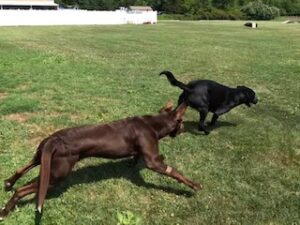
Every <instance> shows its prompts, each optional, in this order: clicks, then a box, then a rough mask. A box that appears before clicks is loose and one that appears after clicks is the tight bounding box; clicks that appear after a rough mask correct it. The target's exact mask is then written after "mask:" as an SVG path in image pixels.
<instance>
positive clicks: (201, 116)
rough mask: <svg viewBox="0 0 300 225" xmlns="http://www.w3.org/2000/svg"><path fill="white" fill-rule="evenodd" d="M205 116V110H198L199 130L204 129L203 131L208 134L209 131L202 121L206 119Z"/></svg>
mask: <svg viewBox="0 0 300 225" xmlns="http://www.w3.org/2000/svg"><path fill="white" fill-rule="evenodd" d="M206 116H207V111H200V120H199V127H198V129H199V131H204V133H205V134H206V135H208V134H209V131H208V130H207V129H206V127H205V125H204V121H205V119H206Z"/></svg>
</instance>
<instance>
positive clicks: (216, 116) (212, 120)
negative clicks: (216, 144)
mask: <svg viewBox="0 0 300 225" xmlns="http://www.w3.org/2000/svg"><path fill="white" fill-rule="evenodd" d="M218 118H219V115H218V114H216V113H214V115H213V117H212V118H211V122H210V126H214V125H215V124H216V122H217V120H218Z"/></svg>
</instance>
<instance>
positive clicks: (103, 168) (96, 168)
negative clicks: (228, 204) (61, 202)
mask: <svg viewBox="0 0 300 225" xmlns="http://www.w3.org/2000/svg"><path fill="white" fill-rule="evenodd" d="M131 163H132V159H125V160H120V161H110V162H106V163H101V164H99V165H92V166H85V167H81V168H79V169H77V170H75V171H73V172H71V174H70V175H69V176H68V177H67V178H66V179H65V180H63V181H62V182H61V183H59V184H57V185H55V187H54V188H52V189H49V191H48V195H47V199H51V198H57V197H59V196H60V195H61V194H62V193H64V192H65V191H67V189H68V188H69V187H71V186H73V185H78V184H89V183H95V182H101V181H104V180H108V179H118V178H125V179H127V180H128V181H130V182H131V183H133V184H135V185H136V186H139V187H145V188H150V189H156V190H162V191H164V192H167V193H172V194H175V195H183V196H186V197H191V196H192V195H193V194H194V192H192V191H187V190H183V189H175V188H171V187H167V186H162V185H157V184H153V183H147V182H146V181H145V180H144V179H143V177H142V176H141V174H140V170H141V169H143V168H145V167H144V165H143V163H142V162H139V163H137V164H136V165H130V164H131ZM174 182H176V181H175V180H174ZM34 201H35V198H31V199H28V200H24V201H21V202H20V203H19V204H18V205H19V206H22V205H25V204H28V203H33V202H34ZM41 218H42V216H41V215H40V214H39V213H38V212H37V213H36V216H35V224H36V225H37V224H41Z"/></svg>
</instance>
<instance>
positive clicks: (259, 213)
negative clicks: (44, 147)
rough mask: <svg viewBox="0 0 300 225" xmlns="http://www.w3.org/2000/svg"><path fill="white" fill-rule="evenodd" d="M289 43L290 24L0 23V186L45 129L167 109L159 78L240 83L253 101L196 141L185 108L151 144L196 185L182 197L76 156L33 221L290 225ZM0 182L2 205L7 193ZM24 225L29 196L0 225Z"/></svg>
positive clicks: (152, 178) (299, 139)
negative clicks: (173, 128) (127, 218)
mask: <svg viewBox="0 0 300 225" xmlns="http://www.w3.org/2000/svg"><path fill="white" fill-rule="evenodd" d="M299 40H300V25H299V24H289V25H287V24H282V23H281V22H260V23H259V28H258V29H247V28H245V27H243V22H242V21H240V22H229V21H227V22H218V21H215V22H203V21H202V22H179V21H177V22H176V21H173V22H171V21H165V22H159V23H158V24H157V25H123V26H57V27H0V180H1V183H2V181H3V180H4V179H6V178H7V177H8V176H10V175H12V173H14V171H15V170H16V169H17V168H18V167H20V166H23V165H25V164H26V163H28V162H29V161H30V159H31V157H32V156H33V154H34V152H35V149H36V147H37V145H38V143H39V142H40V141H41V140H42V139H43V138H45V137H47V136H48V135H49V134H51V133H52V132H54V131H56V130H58V129H61V128H65V127H70V126H78V125H83V124H93V123H105V122H110V121H113V120H117V119H121V118H125V117H129V116H133V115H143V114H155V113H157V111H158V109H159V108H160V107H162V106H163V104H164V103H165V102H166V101H168V100H170V99H171V100H173V101H174V102H175V103H176V101H177V98H178V95H179V94H180V93H181V90H180V89H179V88H176V87H172V86H171V85H170V84H169V82H168V81H167V79H166V77H159V76H158V74H159V73H160V72H161V71H162V70H170V71H172V72H174V74H175V75H176V77H177V78H178V79H179V80H181V81H183V82H188V81H190V80H192V79H212V80H216V81H218V82H220V83H223V84H225V85H228V86H232V87H235V86H237V85H246V86H248V87H251V88H253V89H254V90H255V91H256V93H257V95H258V98H259V103H258V104H257V105H256V106H254V107H251V108H248V107H246V106H240V107H237V108H235V109H233V110H232V111H230V112H229V113H227V114H226V115H224V116H222V117H220V120H219V123H218V126H217V127H216V129H215V130H213V131H212V132H211V134H210V135H208V136H206V135H203V133H200V132H198V131H197V121H198V117H199V116H198V113H197V112H196V111H194V110H192V109H189V110H188V111H187V113H186V116H185V127H186V132H185V133H183V134H181V135H179V136H178V137H177V138H175V139H172V138H168V137H167V138H165V139H163V140H161V142H160V151H161V153H162V154H163V155H164V156H165V161H166V162H167V163H168V164H169V165H171V166H173V167H175V168H177V169H178V170H179V171H181V172H182V173H183V174H185V175H186V176H187V177H189V178H190V179H192V180H193V181H196V182H201V183H202V184H203V185H204V189H203V190H202V191H200V192H198V193H195V192H193V191H191V190H190V189H188V188H187V187H185V186H183V185H182V184H179V183H177V182H176V181H175V180H173V179H170V178H168V177H165V176H162V175H159V174H157V173H154V172H152V171H150V170H147V169H145V167H144V164H143V162H142V161H141V162H140V163H139V164H138V165H137V166H136V167H134V168H130V167H129V166H128V165H127V164H128V160H125V161H124V160H115V161H113V160H106V159H97V158H93V159H85V160H83V161H81V162H79V163H78V164H77V165H76V167H75V168H74V171H73V172H72V174H71V175H70V176H69V177H68V178H67V179H66V180H65V181H63V182H62V183H61V184H60V185H58V186H57V187H56V188H55V189H54V190H52V191H50V192H49V194H48V198H47V200H46V201H45V205H44V214H43V218H42V222H43V224H46V225H48V224H49V225H50V224H51V225H53V224H57V225H61V224H67V225H70V224H89V225H93V224H95V225H100V224H104V225H106V224H107V225H113V224H117V223H118V222H122V221H121V220H122V219H121V218H120V217H119V218H118V216H117V215H118V212H119V214H122V213H123V215H125V213H126V212H127V213H128V212H130V213H132V215H133V219H131V224H134V221H139V222H138V223H139V224H157V225H164V224H172V225H173V224H180V225H196V224H222V225H223V224H249V225H250V224H251V225H252V224H269V225H271V224H272V225H277V224H278V225H279V224H280V225H281V224H290V225H292V224H294V225H296V224H297V225H299V224H300V112H299V111H300V42H299ZM209 118H210V117H209ZM38 171H39V167H37V168H35V169H34V170H32V171H31V172H30V173H28V174H27V175H26V176H24V177H23V178H22V179H20V180H19V181H18V182H17V183H16V185H15V187H19V186H21V185H23V184H25V183H26V182H28V181H30V180H31V179H33V178H34V177H35V176H37V175H38ZM1 186H2V187H1V188H0V206H1V207H2V206H4V205H5V203H6V202H7V200H8V199H9V198H10V197H11V196H12V194H13V192H5V191H4V188H3V185H2V184H1ZM34 222H35V198H34V195H31V196H29V197H27V198H26V199H24V200H23V201H21V202H20V204H19V205H18V207H17V208H16V209H15V210H14V211H13V212H12V213H11V214H9V216H8V217H7V218H5V220H4V221H3V222H0V223H1V224H7V225H12V224H22V225H27V224H28V225H31V224H34ZM123 222H124V221H123ZM121 224H122V223H121Z"/></svg>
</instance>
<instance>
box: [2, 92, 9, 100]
mask: <svg viewBox="0 0 300 225" xmlns="http://www.w3.org/2000/svg"><path fill="white" fill-rule="evenodd" d="M7 96H8V94H7V93H6V92H0V100H2V99H5V98H6V97H7Z"/></svg>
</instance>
